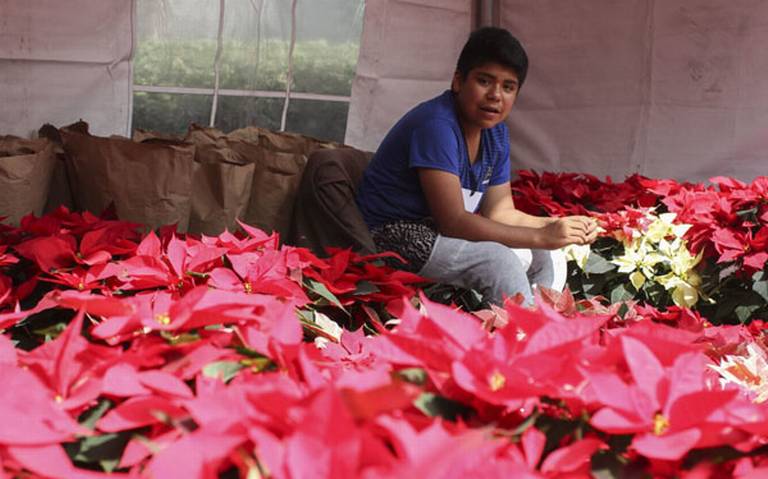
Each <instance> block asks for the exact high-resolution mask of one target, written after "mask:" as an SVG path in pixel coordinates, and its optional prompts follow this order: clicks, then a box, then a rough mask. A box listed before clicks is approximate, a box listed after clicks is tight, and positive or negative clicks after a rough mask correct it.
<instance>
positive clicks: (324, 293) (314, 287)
mask: <svg viewBox="0 0 768 479" xmlns="http://www.w3.org/2000/svg"><path fill="white" fill-rule="evenodd" d="M307 286H308V288H309V290H310V291H312V292H313V293H315V294H317V295H318V296H320V297H321V298H323V299H325V300H326V301H328V302H329V303H330V304H332V305H334V306H336V307H338V308H339V309H341V310H343V311H346V309H344V306H342V305H341V302H340V301H339V298H337V297H336V295H334V294H333V293H331V292H330V291H329V290H328V288H326V286H325V285H324V284H323V283H321V282H319V281H314V280H311V279H310V280H308V281H307Z"/></svg>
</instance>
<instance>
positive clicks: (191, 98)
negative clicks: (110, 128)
mask: <svg viewBox="0 0 768 479" xmlns="http://www.w3.org/2000/svg"><path fill="white" fill-rule="evenodd" d="M364 3H365V2H364V0H219V1H218V2H214V1H211V0H138V1H137V12H136V34H137V42H136V43H137V44H136V52H135V54H134V62H133V84H134V87H133V89H134V96H133V128H134V129H136V128H141V129H146V130H153V131H158V132H162V133H175V134H179V133H184V132H185V131H186V129H187V126H188V125H189V124H190V123H192V122H194V123H198V124H202V125H210V126H215V127H216V128H219V129H221V130H223V131H225V132H228V131H231V130H233V129H236V128H241V127H244V126H249V125H254V126H260V127H264V128H270V129H276V130H279V129H285V130H287V131H295V132H298V133H303V134H307V135H310V136H314V137H317V138H321V139H327V140H335V141H343V140H344V132H345V130H346V119H347V110H348V109H349V97H350V93H351V88H352V79H353V77H354V74H355V67H356V65H357V55H358V50H359V43H360V34H361V31H362V22H363V10H364ZM289 87H290V88H289ZM286 98H287V100H286Z"/></svg>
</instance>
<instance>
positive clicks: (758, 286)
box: [752, 271, 768, 302]
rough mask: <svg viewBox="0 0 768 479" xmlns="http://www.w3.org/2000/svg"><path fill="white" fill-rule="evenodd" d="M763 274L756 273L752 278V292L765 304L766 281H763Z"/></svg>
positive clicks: (767, 289) (766, 294)
mask: <svg viewBox="0 0 768 479" xmlns="http://www.w3.org/2000/svg"><path fill="white" fill-rule="evenodd" d="M765 276H766V275H765V273H764V272H763V271H758V272H757V273H755V274H754V275H753V276H752V280H753V281H754V283H752V291H754V292H755V293H757V294H759V295H760V296H761V297H762V298H763V299H764V300H765V301H766V302H768V279H765Z"/></svg>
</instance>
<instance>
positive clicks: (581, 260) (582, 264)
mask: <svg viewBox="0 0 768 479" xmlns="http://www.w3.org/2000/svg"><path fill="white" fill-rule="evenodd" d="M590 251H591V248H590V246H589V245H588V244H570V245H568V246H566V247H565V248H563V252H564V253H565V258H566V259H567V260H568V261H575V262H576V264H577V265H578V267H579V268H581V269H582V270H583V269H584V268H586V267H587V260H588V259H589V253H590Z"/></svg>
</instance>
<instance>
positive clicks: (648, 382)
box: [587, 336, 736, 460]
mask: <svg viewBox="0 0 768 479" xmlns="http://www.w3.org/2000/svg"><path fill="white" fill-rule="evenodd" d="M621 344H622V347H623V350H624V356H625V359H626V362H627V365H628V367H629V371H630V375H631V379H632V382H631V383H630V384H627V383H625V382H624V381H622V380H621V379H620V378H619V377H618V376H616V375H615V374H609V373H591V374H590V373H588V374H587V376H588V378H589V381H590V387H591V388H592V389H593V390H594V391H595V392H596V394H597V397H598V400H599V402H600V403H602V404H603V405H604V407H603V408H601V409H600V410H599V411H597V413H595V415H594V416H593V417H592V419H591V421H590V423H591V424H592V425H593V426H594V427H596V428H598V429H600V430H602V431H606V432H609V433H612V434H630V433H636V434H637V435H636V436H635V438H634V439H633V441H632V447H634V448H635V449H636V450H637V451H638V452H639V453H640V454H642V455H644V456H646V457H649V458H654V459H664V460H677V459H680V458H681V457H683V456H684V455H685V454H686V453H687V452H688V451H690V450H691V449H693V448H694V447H696V445H697V444H698V443H699V441H700V440H701V438H702V436H704V435H705V433H706V432H707V431H706V429H707V428H708V427H710V424H711V422H710V419H709V418H710V417H711V416H712V415H713V414H714V413H715V412H717V411H718V410H720V409H722V408H724V407H726V406H727V405H728V403H729V402H730V401H731V400H732V399H733V398H734V397H735V396H736V391H733V390H725V391H722V390H710V389H708V388H707V386H706V383H705V381H704V371H705V365H706V363H707V362H708V360H707V358H706V357H704V356H703V355H701V354H700V353H682V354H680V355H679V356H678V358H677V359H676V360H675V361H674V364H673V365H672V366H671V367H669V368H665V367H664V366H663V365H662V364H661V363H660V362H659V359H658V358H657V357H656V356H655V355H654V354H653V352H651V350H650V349H649V348H648V347H647V346H646V345H645V344H644V343H643V342H642V341H639V340H637V339H634V338H631V337H629V336H624V337H622V338H621Z"/></svg>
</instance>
